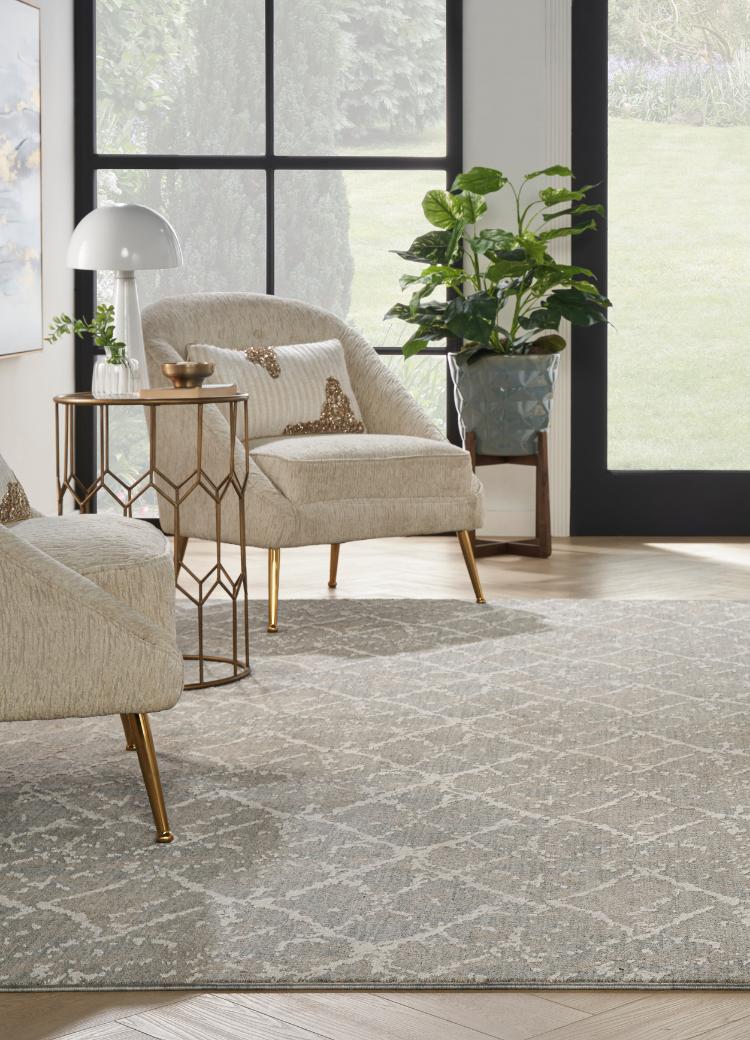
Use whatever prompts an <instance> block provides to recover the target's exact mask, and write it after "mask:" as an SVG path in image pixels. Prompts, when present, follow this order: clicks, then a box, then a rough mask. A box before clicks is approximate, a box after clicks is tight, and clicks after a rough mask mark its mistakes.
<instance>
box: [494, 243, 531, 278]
mask: <svg viewBox="0 0 750 1040" xmlns="http://www.w3.org/2000/svg"><path fill="white" fill-rule="evenodd" d="M519 252H520V250H519ZM528 269H529V261H528V260H527V259H526V256H525V255H524V257H523V259H520V260H496V261H495V262H494V263H492V264H490V266H489V267H488V268H487V270H486V271H485V274H486V276H487V277H488V278H489V280H490V281H491V282H499V281H501V280H502V279H503V278H515V277H517V276H518V275H521V274H524V273H525V272H526V271H528Z"/></svg>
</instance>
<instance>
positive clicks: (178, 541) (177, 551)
mask: <svg viewBox="0 0 750 1040" xmlns="http://www.w3.org/2000/svg"><path fill="white" fill-rule="evenodd" d="M187 544H188V540H187V538H183V536H182V535H181V534H176V535H175V536H174V545H173V547H172V552H173V555H174V569H175V573H177V571H178V570H179V569H180V567H182V561H183V560H184V559H185V550H186V549H187Z"/></svg>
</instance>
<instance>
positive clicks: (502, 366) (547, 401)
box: [448, 354, 560, 455]
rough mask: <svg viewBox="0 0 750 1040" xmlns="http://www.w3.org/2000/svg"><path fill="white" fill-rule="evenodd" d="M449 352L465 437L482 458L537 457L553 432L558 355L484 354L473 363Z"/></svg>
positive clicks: (460, 423)
mask: <svg viewBox="0 0 750 1040" xmlns="http://www.w3.org/2000/svg"><path fill="white" fill-rule="evenodd" d="M459 357H460V355H456V354H449V355H448V361H449V364H450V370H451V375H452V376H453V386H454V391H455V398H456V408H457V409H458V421H459V426H460V429H461V435H462V437H463V438H464V442H465V441H466V434H467V433H469V432H473V433H474V434H475V436H476V439H477V441H476V450H477V453H478V454H480V455H533V454H535V452H536V445H537V434H539V433H541V432H542V431H543V430H547V429H548V428H549V421H550V412H551V410H552V395H553V391H554V387H555V379H556V377H557V371H558V368H559V366H560V357H559V355H558V354H509V355H502V354H482V355H480V356H479V357H478V358H477V359H476V360H475V361H474V362H473V363H472V364H468V363H467V362H465V361H462V360H458V358H459Z"/></svg>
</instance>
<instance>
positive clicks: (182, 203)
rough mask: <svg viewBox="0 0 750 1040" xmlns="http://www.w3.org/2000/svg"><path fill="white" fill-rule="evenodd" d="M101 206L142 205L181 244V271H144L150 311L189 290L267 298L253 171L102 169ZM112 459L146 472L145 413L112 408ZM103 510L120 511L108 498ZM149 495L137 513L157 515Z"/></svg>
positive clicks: (142, 284) (102, 284)
mask: <svg viewBox="0 0 750 1040" xmlns="http://www.w3.org/2000/svg"><path fill="white" fill-rule="evenodd" d="M98 195H99V203H100V204H101V203H102V202H139V203H142V204H143V205H145V206H151V208H152V209H155V210H157V211H158V212H159V213H163V214H164V216H165V217H166V218H167V219H168V220H169V221H170V222H171V223H172V225H173V226H174V228H175V230H176V232H177V236H178V238H179V239H180V243H181V245H182V252H183V257H184V266H183V267H180V268H175V269H174V270H165V271H139V272H138V275H137V278H138V295H139V297H140V301H141V305H142V306H144V307H145V306H146V305H147V304H149V303H153V302H154V301H155V300H159V299H161V298H162V297H163V296H170V295H174V294H179V293H189V292H212V291H215V292H233V291H236V292H241V291H245V292H264V291H265V282H266V270H265V246H266V242H265V218H266V214H265V209H266V206H265V176H264V174H263V173H261V172H258V171H256V170H100V171H99V183H98ZM113 277H114V276H113V274H112V272H111V271H102V272H100V273H99V276H98V281H97V296H98V298H99V300H100V301H101V302H108V301H110V300H111V299H112V290H113V286H114V282H113ZM110 453H111V458H114V459H115V472H117V473H118V474H125V475H126V477H127V479H129V480H132V479H134V477H135V475H136V474H138V473H142V472H143V471H144V470H145V469H146V468H147V467H148V436H147V432H146V423H145V419H144V416H143V409H142V408H138V407H135V408H113V409H112V412H111V422H110ZM98 507H99V509H100V511H103V512H112V511H116V510H117V504H116V502H114V501H113V500H112V499H111V498H110V496H109V495H103V494H100V495H99V496H98ZM156 512H157V510H156V496H155V494H154V492H153V491H149V492H147V493H146V494H145V495H144V496H143V498H141V499H140V500H139V503H138V505H137V506H136V508H135V509H134V513H135V514H136V515H141V516H142V515H148V516H155V515H156Z"/></svg>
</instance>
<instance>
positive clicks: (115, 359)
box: [45, 303, 126, 365]
mask: <svg viewBox="0 0 750 1040" xmlns="http://www.w3.org/2000/svg"><path fill="white" fill-rule="evenodd" d="M71 334H72V335H74V336H78V338H79V339H81V338H82V337H83V336H85V335H90V336H92V337H93V339H94V343H95V344H96V345H97V347H103V348H104V350H105V351H106V353H107V361H108V362H109V364H110V365H122V364H123V363H124V361H125V360H126V347H125V344H124V343H123V342H122V340H119V339H117V338H116V337H115V309H114V307H113V306H112V304H106V303H100V304H99V306H98V307H97V308H96V310H95V311H94V317H93V318H92V319H91V321H86V320H85V318H76V319H73V318H71V317H70V315H69V314H56V315H55V317H54V318H53V319H52V321H51V323H50V327H49V335H48V336H45V343H56V342H57V340H58V339H60V338H61V337H62V336H68V335H71Z"/></svg>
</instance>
